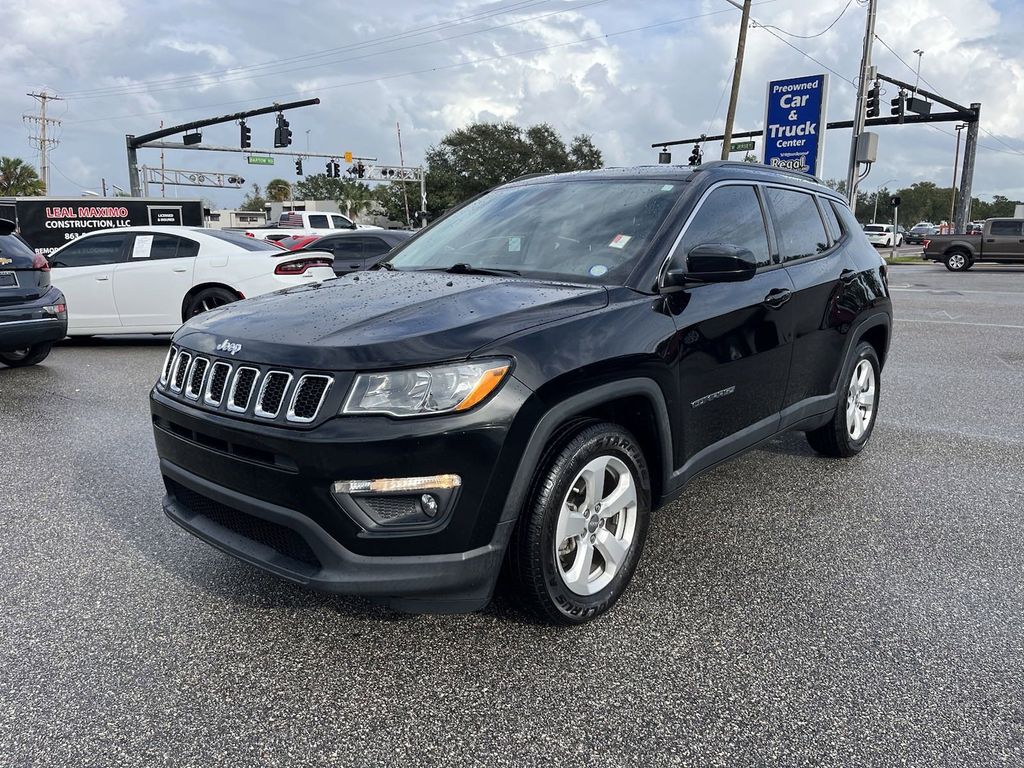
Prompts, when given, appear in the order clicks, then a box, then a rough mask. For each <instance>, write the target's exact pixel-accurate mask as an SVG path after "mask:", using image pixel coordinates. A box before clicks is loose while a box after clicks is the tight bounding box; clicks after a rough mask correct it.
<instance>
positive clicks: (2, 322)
mask: <svg viewBox="0 0 1024 768" xmlns="http://www.w3.org/2000/svg"><path fill="white" fill-rule="evenodd" d="M67 331H68V312H67V306H66V305H65V304H64V294H62V293H61V292H60V291H58V290H57V289H56V288H54V287H53V286H52V285H50V264H49V262H47V261H46V257H44V256H42V255H40V254H37V253H35V252H34V251H33V250H32V249H31V248H29V247H28V245H27V244H26V243H25V241H24V240H22V239H21V237H19V236H18V235H16V234H15V233H14V222H13V221H8V220H7V219H0V363H4V364H5V365H9V366H11V367H12V368H14V367H20V366H24V365H35V364H36V363H38V362H40V361H42V360H43V359H44V358H45V357H46V356H47V355H48V354H50V347H52V346H53V343H54V342H55V341H59V340H60V339H63V338H64V336H65V335H66V334H67Z"/></svg>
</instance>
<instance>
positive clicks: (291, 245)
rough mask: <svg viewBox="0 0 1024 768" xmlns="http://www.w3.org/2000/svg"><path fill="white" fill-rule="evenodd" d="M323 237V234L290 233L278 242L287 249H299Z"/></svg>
mask: <svg viewBox="0 0 1024 768" xmlns="http://www.w3.org/2000/svg"><path fill="white" fill-rule="evenodd" d="M321 237H323V235H289V236H288V237H285V238H282V239H281V240H278V241H276V243H277V245H280V246H281V247H282V248H284V249H286V250H289V251H297V250H298V249H299V248H305V247H306V246H307V245H309V244H310V243H312V242H313V241H314V240H319V239H320V238H321Z"/></svg>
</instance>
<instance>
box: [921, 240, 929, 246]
mask: <svg viewBox="0 0 1024 768" xmlns="http://www.w3.org/2000/svg"><path fill="white" fill-rule="evenodd" d="M921 242H922V243H923V244H924V247H925V248H927V247H928V244H929V243H930V242H931V240H922V241H921Z"/></svg>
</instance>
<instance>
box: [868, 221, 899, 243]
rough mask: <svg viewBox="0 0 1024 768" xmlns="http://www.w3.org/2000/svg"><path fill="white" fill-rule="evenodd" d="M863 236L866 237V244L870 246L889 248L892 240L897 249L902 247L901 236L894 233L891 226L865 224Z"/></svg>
mask: <svg viewBox="0 0 1024 768" xmlns="http://www.w3.org/2000/svg"><path fill="white" fill-rule="evenodd" d="M864 234H866V235H867V236H868V242H869V243H871V244H872V245H881V246H883V247H885V248H891V247H892V245H893V239H894V238H895V240H896V247H897V248H898V247H899V246H901V245H903V235H902V234H900V233H897V232H895V231H894V228H893V226H892V224H865V225H864Z"/></svg>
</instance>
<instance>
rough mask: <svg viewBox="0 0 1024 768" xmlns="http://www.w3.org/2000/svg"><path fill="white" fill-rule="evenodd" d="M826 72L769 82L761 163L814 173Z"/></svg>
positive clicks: (820, 148)
mask: <svg viewBox="0 0 1024 768" xmlns="http://www.w3.org/2000/svg"><path fill="white" fill-rule="evenodd" d="M827 106H828V75H808V76H805V77H794V78H790V79H789V80H772V81H771V82H769V83H768V96H767V103H766V106H765V119H764V164H765V165H770V166H772V167H773V168H785V169H787V170H791V171H802V172H804V173H808V174H810V175H811V176H817V175H818V171H819V169H820V168H821V159H822V152H823V150H824V148H825V112H826V110H827Z"/></svg>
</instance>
